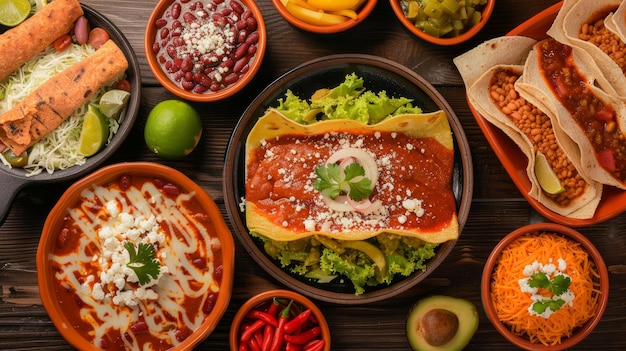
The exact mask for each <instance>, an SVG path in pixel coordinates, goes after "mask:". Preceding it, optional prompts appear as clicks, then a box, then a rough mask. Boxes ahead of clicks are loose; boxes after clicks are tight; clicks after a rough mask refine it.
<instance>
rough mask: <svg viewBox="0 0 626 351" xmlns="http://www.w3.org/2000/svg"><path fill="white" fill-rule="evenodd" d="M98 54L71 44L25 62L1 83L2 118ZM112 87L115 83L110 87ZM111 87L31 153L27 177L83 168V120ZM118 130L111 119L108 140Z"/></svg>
mask: <svg viewBox="0 0 626 351" xmlns="http://www.w3.org/2000/svg"><path fill="white" fill-rule="evenodd" d="M94 52H95V49H94V48H93V47H92V46H91V45H78V44H75V43H72V45H70V46H69V48H67V49H66V50H64V51H62V52H58V51H56V50H55V49H54V48H53V47H52V46H50V47H48V48H47V49H46V50H44V51H43V52H41V53H40V54H38V55H37V56H35V57H34V58H32V59H31V60H29V61H28V62H26V63H25V64H24V65H22V67H21V68H20V69H19V70H17V71H16V72H14V73H13V74H11V75H10V76H9V77H7V78H5V79H4V80H2V81H0V114H2V113H4V112H6V111H8V110H9V109H11V108H12V107H13V106H15V105H17V104H19V103H20V102H22V101H23V100H24V99H25V98H26V96H28V94H29V93H30V92H31V91H32V90H34V89H35V88H36V87H38V86H40V85H41V84H42V83H44V82H45V81H47V80H48V79H50V78H51V77H52V76H54V75H55V74H57V73H59V72H61V71H63V70H65V69H67V68H69V67H71V66H72V65H74V64H76V63H78V62H79V61H81V60H83V59H85V58H86V57H88V56H90V55H91V54H93V53H94ZM111 84H113V82H112V83H111ZM110 89H111V86H105V87H102V88H101V89H100V90H99V91H98V92H97V93H96V95H95V96H94V97H93V98H92V99H91V100H90V101H88V102H87V103H86V104H85V105H83V106H82V107H81V108H79V109H78V110H76V112H74V114H73V115H72V116H70V117H69V118H68V119H67V120H65V121H64V122H63V123H62V124H61V125H60V126H59V127H57V128H56V129H55V130H54V131H52V132H51V133H50V134H48V135H46V136H45V137H44V138H42V139H41V140H40V141H39V142H37V143H36V144H35V145H33V146H32V148H31V149H30V150H29V151H28V152H29V153H28V164H27V165H26V166H24V170H25V171H26V176H34V175H37V174H39V173H41V172H42V171H43V170H46V171H47V172H48V173H50V174H52V173H53V172H54V171H55V170H60V169H66V168H68V167H72V166H76V165H82V164H84V163H85V161H86V157H85V156H83V155H80V154H79V153H78V139H79V137H80V131H81V129H82V125H83V116H84V115H85V113H86V111H87V106H88V104H93V105H96V106H97V105H98V101H99V100H100V97H101V96H102V94H104V92H105V91H107V90H110ZM118 129H119V122H118V121H117V120H115V119H113V118H110V119H109V138H108V141H107V143H108V142H109V141H111V139H112V138H113V135H114V134H115V133H116V132H117V130H118ZM0 161H2V163H3V164H4V165H6V166H7V167H11V164H10V163H9V162H8V161H7V160H6V159H5V158H4V156H3V155H2V153H0Z"/></svg>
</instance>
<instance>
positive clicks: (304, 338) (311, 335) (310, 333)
mask: <svg viewBox="0 0 626 351" xmlns="http://www.w3.org/2000/svg"><path fill="white" fill-rule="evenodd" d="M321 332H322V330H321V329H320V327H318V326H315V327H313V328H311V329H308V330H306V331H303V332H302V333H300V334H295V335H289V334H285V340H286V341H288V342H292V343H294V344H305V343H307V342H309V341H311V340H313V339H315V338H316V337H318V336H320V334H321Z"/></svg>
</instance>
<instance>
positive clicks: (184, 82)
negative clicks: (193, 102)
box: [180, 79, 196, 90]
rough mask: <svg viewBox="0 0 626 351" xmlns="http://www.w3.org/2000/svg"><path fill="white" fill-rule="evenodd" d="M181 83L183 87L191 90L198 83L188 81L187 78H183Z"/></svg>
mask: <svg viewBox="0 0 626 351" xmlns="http://www.w3.org/2000/svg"><path fill="white" fill-rule="evenodd" d="M180 85H181V86H182V87H183V89H185V90H191V89H193V87H195V86H196V85H195V84H194V83H193V82H190V81H188V80H187V79H181V81H180Z"/></svg>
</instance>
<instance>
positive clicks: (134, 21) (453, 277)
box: [0, 0, 626, 350]
mask: <svg viewBox="0 0 626 351" xmlns="http://www.w3.org/2000/svg"><path fill="white" fill-rule="evenodd" d="M585 1H586V0H585ZM82 2H83V3H84V4H88V5H90V6H92V7H93V8H95V9H96V10H98V11H100V12H101V13H102V14H104V15H105V16H107V17H108V18H109V19H110V20H112V21H113V22H114V23H115V24H116V25H117V26H118V27H119V28H120V29H121V30H122V31H123V32H124V33H125V35H126V36H127V38H128V40H129V41H130V43H131V44H132V46H133V48H134V50H135V52H136V54H137V57H138V59H139V62H140V64H141V76H142V83H143V94H142V103H141V110H140V116H139V118H138V119H137V122H136V124H135V126H134V129H133V131H132V133H131V135H130V136H129V138H128V139H127V140H126V142H125V143H124V144H123V146H122V147H121V148H120V149H119V150H118V151H117V152H116V153H115V154H114V155H113V156H112V157H111V158H110V159H109V160H108V161H107V163H115V162H122V161H136V160H143V161H154V162H160V163H163V164H166V165H169V166H172V167H174V168H176V169H178V170H181V171H182V172H184V173H185V174H187V175H188V176H189V177H191V178H192V179H194V180H195V181H196V182H197V183H199V184H200V185H201V186H202V187H203V188H204V189H205V190H206V191H207V192H208V193H209V195H211V196H212V197H213V198H214V199H215V201H216V202H217V203H218V204H219V206H220V207H221V208H222V210H223V213H224V214H225V213H226V212H225V209H224V199H223V192H222V170H223V158H224V153H225V151H226V147H227V142H228V139H229V136H230V134H231V131H232V129H233V128H234V126H235V124H236V123H237V120H238V119H239V117H240V116H241V114H242V113H243V111H244V109H245V107H246V106H247V105H248V104H249V103H250V102H251V101H252V100H253V99H254V98H255V97H256V96H257V95H258V94H259V93H260V92H261V90H262V89H263V88H265V87H266V86H267V85H269V84H270V83H271V82H272V81H273V80H274V79H276V78H277V77H279V76H280V75H281V74H283V73H285V72H287V71H288V70H290V69H291V68H293V67H295V66H297V65H299V64H301V63H304V62H306V61H308V60H311V59H314V58H317V57H320V56H324V55H330V54H336V53H365V54H373V55H378V56H382V57H385V58H387V59H391V60H393V61H396V62H398V63H400V64H402V65H404V66H406V67H408V68H410V69H412V70H414V71H415V72H417V73H418V74H420V75H422V76H423V77H424V78H426V79H427V80H428V81H429V82H431V83H432V84H433V85H434V86H435V87H436V88H437V89H438V90H439V91H440V92H441V94H442V95H443V96H444V97H445V99H446V100H447V101H448V102H449V104H450V105H451V106H452V108H453V109H454V110H455V112H456V114H457V116H458V117H459V119H460V120H461V123H462V125H463V127H464V129H465V133H466V135H467V138H468V140H469V144H470V146H471V150H472V158H473V165H474V190H473V201H472V206H471V211H470V214H469V218H468V221H467V224H466V225H465V228H464V230H463V232H462V234H461V237H460V240H459V241H458V242H457V244H456V246H455V247H454V249H453V251H452V252H451V254H450V255H449V256H448V257H447V258H446V260H445V261H444V262H443V264H442V265H441V266H440V267H439V268H438V269H437V270H436V271H434V272H433V273H432V274H431V275H430V276H429V277H428V278H427V279H426V280H425V281H424V282H422V283H420V284H419V285H418V286H417V287H415V288H413V289H411V290H409V291H408V292H405V293H403V294H402V295H401V296H399V297H397V298H394V299H389V300H385V301H382V302H378V303H373V304H367V305H356V306H354V305H350V306H346V305H335V304H331V303H325V302H320V303H319V306H320V307H321V309H322V310H323V311H324V313H325V314H326V317H327V319H328V322H329V324H330V327H331V331H332V345H333V350H409V349H410V348H409V344H408V342H407V339H406V335H405V322H406V316H407V313H408V312H409V309H410V307H411V305H413V304H414V303H415V302H416V301H417V300H419V299H420V298H422V297H424V296H427V295H431V294H446V295H452V296H457V297H463V298H467V299H469V300H471V301H472V302H473V303H474V304H475V305H476V306H477V308H478V311H479V316H480V325H479V328H478V331H477V332H476V334H475V335H474V337H473V339H472V341H471V343H470V345H469V346H468V349H470V350H506V349H514V348H513V347H512V346H511V345H510V344H509V343H508V342H507V341H506V340H505V339H504V338H502V337H501V336H500V335H499V334H498V333H497V332H496V330H495V329H494V328H493V326H492V325H491V323H490V322H489V321H488V319H487V317H486V316H485V314H484V312H483V309H482V304H481V301H480V277H481V270H482V267H483V265H484V264H485V261H486V259H487V256H488V255H489V253H490V251H491V250H492V248H493V247H494V246H495V245H496V243H497V242H498V240H500V239H501V238H502V237H503V236H504V235H505V234H506V233H508V232H510V231H512V230H514V229H515V228H517V227H519V226H522V225H525V224H528V223H533V222H538V221H545V219H543V218H542V217H541V216H539V215H538V214H537V213H536V212H535V211H534V210H533V209H532V208H531V207H530V206H529V205H528V203H527V202H526V201H525V200H524V198H523V197H522V195H521V194H520V192H519V191H518V190H517V188H516V187H515V186H514V185H513V182H512V181H511V180H510V178H509V177H508V176H507V174H506V172H505V171H504V169H503V168H502V165H501V164H500V162H499V161H498V159H497V158H496V157H495V154H494V152H493V151H492V150H491V148H490V147H489V145H488V143H487V141H486V139H485V137H484V136H483V134H482V132H481V131H480V129H479V128H478V126H477V124H476V122H475V120H474V118H473V117H472V115H471V113H470V111H469V108H468V106H467V102H466V100H465V87H464V86H463V83H462V81H461V78H460V76H459V74H458V72H457V70H456V68H455V66H454V65H453V63H452V59H453V58H454V57H455V56H457V55H459V54H461V53H463V52H465V51H467V50H469V49H471V48H472V47H474V46H476V45H477V44H479V43H481V42H482V41H484V40H487V39H490V38H493V37H497V36H502V35H504V34H506V33H507V32H508V31H509V30H511V29H513V28H514V27H515V26H517V25H519V24H520V23H522V22H524V21H525V20H527V19H528V18H530V17H531V16H532V15H534V14H536V13H538V12H539V11H541V10H542V9H544V8H546V7H548V6H549V5H552V4H554V3H556V1H554V0H525V1H518V0H498V1H497V3H496V7H495V11H494V14H493V16H492V18H491V20H490V22H489V23H488V24H487V26H486V27H485V29H484V30H483V31H482V32H481V33H480V34H479V35H478V36H477V37H476V38H474V39H473V40H471V41H470V42H468V43H466V44H462V45H459V46H455V47H437V46H433V45H430V44H428V43H425V42H422V41H420V40H418V39H416V38H414V37H412V36H411V35H410V33H409V32H408V31H406V30H405V29H404V27H402V25H401V24H400V22H399V21H398V20H397V19H396V18H395V16H394V14H393V12H392V10H391V6H390V5H389V2H388V1H386V0H379V2H378V4H377V6H376V9H375V10H374V12H373V13H372V14H371V15H370V17H369V18H367V19H366V20H365V21H364V22H363V23H361V24H360V25H359V26H357V27H356V28H354V29H352V30H350V31H348V32H345V33H342V34H336V35H314V34H310V33H307V32H303V31H300V30H298V29H296V28H294V27H292V26H291V25H289V24H288V23H287V22H285V21H284V20H283V19H282V17H280V15H279V14H278V13H277V12H276V11H275V9H274V7H273V6H272V4H271V3H270V1H269V0H262V1H258V4H259V6H260V8H261V10H262V12H263V16H264V18H265V22H266V25H267V29H268V32H269V39H268V51H267V54H266V56H265V60H264V62H263V66H262V68H261V72H260V73H259V74H258V75H257V77H255V79H254V80H253V81H252V84H251V85H250V86H249V87H247V88H246V89H245V90H244V91H243V92H241V93H239V94H238V95H237V96H235V97H233V98H231V99H228V100H226V101H223V102H218V103H212V104H197V103H196V104H194V106H195V107H196V108H197V109H198V110H199V111H200V113H201V115H202V119H203V123H204V134H203V136H202V139H201V142H200V145H199V147H198V148H197V149H196V151H194V152H193V153H192V154H191V155H190V156H188V157H187V158H185V159H182V160H178V161H167V162H166V161H162V160H160V159H158V158H157V157H156V156H155V155H153V154H152V153H151V152H150V151H149V150H148V149H147V148H146V146H145V144H144V141H143V127H144V124H145V119H146V116H147V114H148V112H149V111H150V109H151V108H152V107H153V106H154V105H155V104H157V103H158V102H160V101H162V100H164V99H169V98H175V96H174V95H172V94H170V93H168V92H166V91H165V89H163V88H162V87H161V86H160V85H159V84H158V83H157V82H156V80H155V79H154V77H153V76H152V73H151V72H150V70H149V68H148V66H147V63H146V59H145V54H144V51H143V36H144V31H145V27H146V22H147V20H148V17H149V15H150V12H151V11H152V8H153V6H154V4H155V2H156V1H155V0H107V1H96V0H83V1H82ZM0 59H5V58H0ZM69 184H70V183H69V182H67V183H60V184H55V185H54V186H46V185H38V186H32V187H27V188H25V189H24V190H22V191H20V192H19V194H18V195H17V197H16V199H15V200H14V202H13V205H12V207H11V208H10V211H9V213H8V216H7V218H6V220H5V221H4V223H3V224H1V226H0V349H3V350H5V349H14V350H15V349H24V350H26V349H32V350H67V349H71V347H70V346H69V345H68V344H67V343H66V342H65V340H64V339H63V338H62V337H61V335H60V334H59V333H58V332H57V330H56V329H55V327H54V325H53V324H52V323H51V321H50V319H49V318H48V315H47V314H46V311H45V310H44V308H43V307H42V305H41V302H40V299H39V293H38V289H37V277H36V265H35V254H36V251H37V244H38V239H39V235H40V231H41V228H42V226H43V223H44V221H45V218H46V215H47V213H48V211H49V210H50V209H51V208H52V206H53V205H54V203H55V201H56V200H57V199H58V198H59V196H60V194H61V193H62V192H63V191H64V190H65V188H67V186H69ZM578 229H579V231H581V232H582V233H584V234H585V235H587V236H588V237H589V238H590V239H591V241H592V242H593V243H594V244H595V245H596V246H597V247H598V248H599V249H600V251H601V252H602V255H603V256H604V259H605V262H606V264H607V266H608V267H609V276H610V287H611V290H610V296H609V304H608V308H607V310H606V312H605V314H604V316H603V318H602V321H601V322H600V324H599V325H598V327H597V328H596V330H595V331H594V332H593V333H592V334H591V335H590V336H589V337H588V338H587V339H586V340H584V341H583V342H582V343H580V344H579V345H578V346H577V347H575V349H577V350H598V349H606V350H624V349H626V336H625V335H626V214H623V215H621V216H618V217H616V218H614V219H612V220H609V221H607V222H604V223H601V224H596V225H594V226H590V227H583V228H578ZM236 249H237V258H236V274H235V285H234V293H233V296H232V299H231V303H230V306H229V308H228V310H227V312H226V314H225V315H224V317H223V318H222V320H221V322H220V324H219V325H218V326H217V329H216V330H215V332H214V333H213V334H212V335H211V336H210V337H209V338H208V339H207V340H205V341H204V342H203V343H202V344H201V345H200V346H199V347H198V349H199V350H227V349H228V331H229V328H230V322H231V320H232V318H233V316H234V314H235V312H236V311H237V309H238V307H239V306H240V305H241V304H242V303H243V301H245V300H246V299H247V298H248V297H250V296H251V295H253V294H255V293H257V292H260V291H263V290H267V289H270V288H276V287H281V285H280V284H279V283H278V282H277V281H275V280H274V279H273V278H272V277H270V276H269V275H268V274H266V273H265V271H264V270H263V269H261V268H260V267H259V266H258V265H257V264H256V263H255V262H254V261H253V260H252V259H251V258H250V256H248V254H247V253H246V251H245V250H244V249H243V247H242V246H241V245H240V244H239V243H237V248H236Z"/></svg>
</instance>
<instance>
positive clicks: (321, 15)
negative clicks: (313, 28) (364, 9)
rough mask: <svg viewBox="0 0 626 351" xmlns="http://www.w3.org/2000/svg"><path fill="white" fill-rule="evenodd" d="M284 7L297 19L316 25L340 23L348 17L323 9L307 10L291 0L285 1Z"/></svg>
mask: <svg viewBox="0 0 626 351" xmlns="http://www.w3.org/2000/svg"><path fill="white" fill-rule="evenodd" d="M285 8H286V9H287V11H289V13H291V14H292V15H293V16H294V17H296V18H298V19H299V20H302V21H304V22H307V23H310V24H314V25H318V26H331V25H335V24H341V23H343V22H345V21H347V20H348V19H349V18H348V17H344V16H338V15H333V14H330V13H325V12H323V11H313V10H309V9H306V8H304V7H302V6H298V4H297V3H295V2H293V1H292V0H288V1H287V3H286V4H285Z"/></svg>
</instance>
